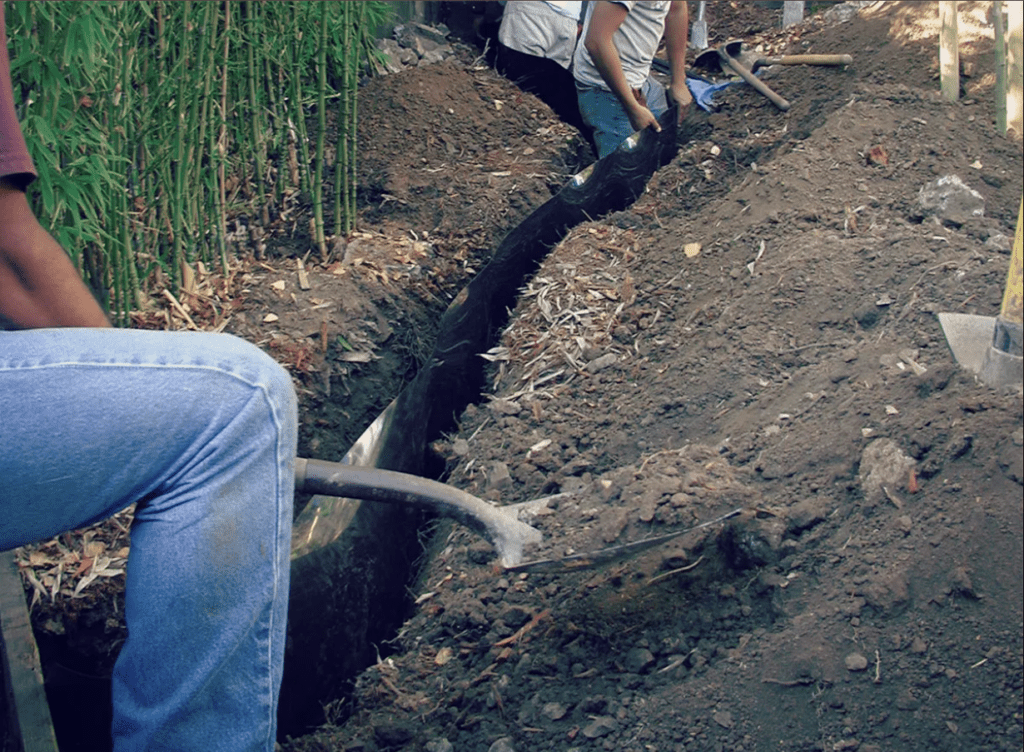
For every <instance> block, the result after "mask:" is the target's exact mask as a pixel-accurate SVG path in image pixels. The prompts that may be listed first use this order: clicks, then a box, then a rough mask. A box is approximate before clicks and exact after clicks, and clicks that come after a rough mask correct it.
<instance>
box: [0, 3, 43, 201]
mask: <svg viewBox="0 0 1024 752" xmlns="http://www.w3.org/2000/svg"><path fill="white" fill-rule="evenodd" d="M0 36H2V37H3V42H4V44H3V48H2V49H0V178H12V179H14V181H15V182H16V183H17V184H18V185H21V186H23V187H24V186H26V185H28V184H29V183H31V182H32V180H33V179H35V176H36V169H35V167H34V166H33V164H32V158H31V157H30V156H29V155H28V149H27V148H26V147H25V137H24V136H22V134H21V126H20V125H19V124H18V116H17V114H16V113H15V111H14V92H13V91H12V89H11V61H10V58H9V57H8V55H7V23H6V20H5V18H4V3H3V0H0Z"/></svg>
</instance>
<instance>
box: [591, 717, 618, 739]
mask: <svg viewBox="0 0 1024 752" xmlns="http://www.w3.org/2000/svg"><path fill="white" fill-rule="evenodd" d="M617 726H618V723H616V721H615V719H614V718H612V717H611V716H607V715H602V716H598V717H597V718H595V719H594V720H593V721H592V722H591V723H589V724H588V725H587V726H586V727H585V728H584V729H583V735H584V736H585V737H587V738H588V739H599V738H601V737H602V736H608V734H610V733H611V732H613V731H614V730H615V729H616V727H617Z"/></svg>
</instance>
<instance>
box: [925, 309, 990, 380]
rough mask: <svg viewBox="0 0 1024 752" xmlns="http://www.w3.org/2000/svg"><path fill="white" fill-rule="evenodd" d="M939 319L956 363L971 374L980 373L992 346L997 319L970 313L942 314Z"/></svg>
mask: <svg viewBox="0 0 1024 752" xmlns="http://www.w3.org/2000/svg"><path fill="white" fill-rule="evenodd" d="M938 317H939V325H940V326H941V327H942V333H943V334H944V335H946V342H947V343H948V344H949V349H950V350H952V351H953V357H954V358H955V359H956V362H957V363H959V364H960V365H961V366H962V367H963V368H966V369H967V370H968V371H970V372H971V373H980V372H981V366H982V365H983V364H984V362H985V351H987V350H988V348H989V347H991V346H992V332H994V331H995V328H996V319H995V317H994V316H975V315H972V314H968V313H940V314H938Z"/></svg>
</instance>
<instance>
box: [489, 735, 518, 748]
mask: <svg viewBox="0 0 1024 752" xmlns="http://www.w3.org/2000/svg"><path fill="white" fill-rule="evenodd" d="M487 752H516V748H515V745H513V744H512V740H511V739H510V738H509V737H507V736H503V737H501V738H500V739H498V740H497V741H496V742H494V744H492V745H491V746H490V747H488V748H487Z"/></svg>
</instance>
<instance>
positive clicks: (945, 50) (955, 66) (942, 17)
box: [939, 0, 960, 102]
mask: <svg viewBox="0 0 1024 752" xmlns="http://www.w3.org/2000/svg"><path fill="white" fill-rule="evenodd" d="M956 6H957V3H956V0H940V2H939V27H940V28H939V71H940V74H941V76H942V96H943V97H944V98H945V99H947V100H948V101H950V102H955V101H957V100H958V99H959V98H960V48H959V43H958V41H957V25H956Z"/></svg>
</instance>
